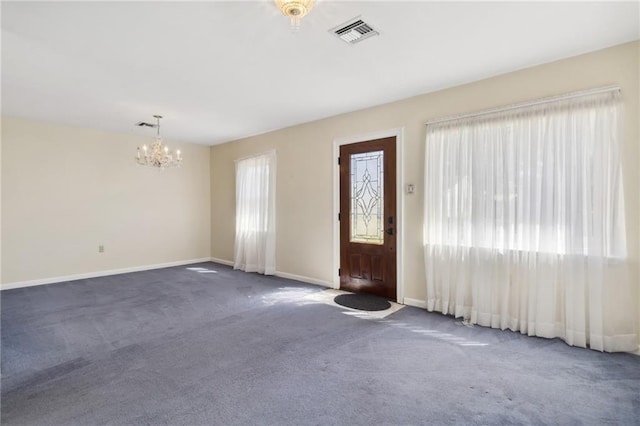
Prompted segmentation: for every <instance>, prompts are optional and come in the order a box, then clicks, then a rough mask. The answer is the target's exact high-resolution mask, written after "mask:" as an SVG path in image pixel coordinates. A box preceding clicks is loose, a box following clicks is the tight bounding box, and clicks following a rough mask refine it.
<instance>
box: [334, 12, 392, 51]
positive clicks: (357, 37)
mask: <svg viewBox="0 0 640 426" xmlns="http://www.w3.org/2000/svg"><path fill="white" fill-rule="evenodd" d="M329 31H330V32H332V33H333V34H335V35H336V37H339V38H340V39H341V40H343V41H345V42H347V43H349V44H356V43H360V42H361V41H363V40H366V39H368V38H370V37H373V36H376V35H380V33H379V32H378V31H376V30H375V29H374V28H373V27H372V26H371V25H369V24H367V23H366V22H364V21H363V20H362V19H361V18H360V17H359V16H358V17H355V18H353V19H351V20H349V21H347V22H345V23H344V24H341V25H338V26H337V27H335V28H332V29H330V30H329Z"/></svg>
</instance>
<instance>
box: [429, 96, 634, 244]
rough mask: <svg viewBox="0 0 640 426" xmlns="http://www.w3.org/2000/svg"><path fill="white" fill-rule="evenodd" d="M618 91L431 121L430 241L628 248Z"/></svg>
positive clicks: (431, 242)
mask: <svg viewBox="0 0 640 426" xmlns="http://www.w3.org/2000/svg"><path fill="white" fill-rule="evenodd" d="M619 109H620V106H619V99H618V94H617V93H608V94H605V95H602V94H600V95H595V96H591V97H586V98H582V99H574V100H568V101H562V102H557V103H554V104H548V105H539V106H536V107H531V108H528V109H526V110H514V111H508V112H505V113H500V114H494V115H487V116H480V117H476V118H471V119H467V120H463V121H461V122H458V121H454V122H447V123H442V124H435V125H433V126H429V128H428V130H427V131H428V143H427V161H428V162H427V164H426V170H427V179H426V186H427V193H426V196H427V200H426V203H425V212H426V216H425V218H426V222H425V242H426V243H427V244H439V245H447V246H468V247H484V248H488V249H496V250H501V251H503V250H518V251H533V252H546V253H556V254H560V255H564V254H580V255H594V254H596V255H597V254H600V253H602V254H604V255H605V256H623V257H624V256H625V255H626V242H625V230H624V209H623V199H622V178H621V174H620V164H619V155H618V152H617V149H618V143H619V140H618V139H619V135H618V129H619Z"/></svg>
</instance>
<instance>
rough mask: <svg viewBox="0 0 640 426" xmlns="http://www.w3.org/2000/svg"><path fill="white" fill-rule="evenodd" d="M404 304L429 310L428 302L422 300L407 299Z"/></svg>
mask: <svg viewBox="0 0 640 426" xmlns="http://www.w3.org/2000/svg"><path fill="white" fill-rule="evenodd" d="M404 304H405V305H409V306H415V307H416V308H422V309H427V302H425V301H424V300H420V299H411V298H409V297H405V298H404Z"/></svg>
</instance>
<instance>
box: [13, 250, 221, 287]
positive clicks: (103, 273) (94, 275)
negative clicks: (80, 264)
mask: <svg viewBox="0 0 640 426" xmlns="http://www.w3.org/2000/svg"><path fill="white" fill-rule="evenodd" d="M210 261H211V258H210V257H203V258H201V259H189V260H178V261H176V262H167V263H158V264H155V265H144V266H133V267H131V268H122V269H110V270H107V271H97V272H88V273H86V274H75V275H66V276H61V277H53V278H42V279H38V280H29V281H16V282H13V283H2V285H0V290H11V289H14V288H22V287H33V286H35V285H45V284H55V283H61V282H65V281H75V280H84V279H87V278H97V277H106V276H109V275H118V274H127V273H130V272H140V271H149V270H152V269H162V268H170V267H172V266H181V265H190V264H193V263H202V262H210Z"/></svg>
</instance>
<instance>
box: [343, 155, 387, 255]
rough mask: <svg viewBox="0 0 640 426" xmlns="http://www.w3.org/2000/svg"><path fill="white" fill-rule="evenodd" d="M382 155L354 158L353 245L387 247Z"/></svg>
mask: <svg viewBox="0 0 640 426" xmlns="http://www.w3.org/2000/svg"><path fill="white" fill-rule="evenodd" d="M383 155H384V153H383V151H372V152H365V153H362V154H352V155H351V194H350V195H351V201H350V202H351V238H350V241H351V242H354V243H368V244H384V217H383V216H384V198H383V197H384V191H383V189H384V187H383V182H384V179H383Z"/></svg>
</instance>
